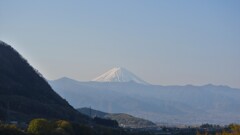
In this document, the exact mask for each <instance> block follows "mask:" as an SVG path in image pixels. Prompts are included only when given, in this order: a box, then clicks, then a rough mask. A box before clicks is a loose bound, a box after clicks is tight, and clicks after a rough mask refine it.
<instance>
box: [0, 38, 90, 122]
mask: <svg viewBox="0 0 240 135" xmlns="http://www.w3.org/2000/svg"><path fill="white" fill-rule="evenodd" d="M0 63H1V66H0V120H6V121H11V120H16V121H28V120H31V119H32V118H39V117H40V118H50V119H66V120H74V121H79V122H85V120H87V117H86V116H83V115H81V114H80V113H79V112H77V111H76V110H75V109H74V108H73V107H72V106H70V105H69V104H68V102H67V101H66V100H64V99H63V98H61V97H60V96H59V95H58V94H57V93H56V92H55V91H53V90H52V88H51V87H50V85H49V84H48V83H47V81H46V80H45V79H44V78H43V77H42V75H41V74H39V73H38V72H37V71H36V70H35V69H34V68H33V67H32V66H31V65H29V63H28V62H27V61H26V60H25V59H24V58H23V57H22V56H21V55H20V54H19V53H18V52H17V51H16V50H14V49H13V48H12V47H11V46H9V45H7V44H6V43H4V42H2V41H1V42H0Z"/></svg>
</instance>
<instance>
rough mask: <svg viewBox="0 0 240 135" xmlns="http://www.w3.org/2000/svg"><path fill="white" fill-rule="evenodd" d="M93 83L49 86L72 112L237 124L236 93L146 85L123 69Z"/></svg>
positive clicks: (239, 103)
mask: <svg viewBox="0 0 240 135" xmlns="http://www.w3.org/2000/svg"><path fill="white" fill-rule="evenodd" d="M93 80H94V81H90V82H79V81H76V80H73V79H69V78H66V77H65V78H61V79H58V80H54V81H49V83H50V85H51V86H52V88H53V89H54V90H55V91H56V92H57V93H59V94H60V95H61V96H63V97H64V98H65V99H66V100H68V101H69V102H70V103H71V104H72V105H73V106H74V107H75V108H81V107H89V106H91V107H92V108H94V109H97V110H101V111H104V112H109V113H128V114H131V115H133V116H137V117H140V118H145V119H148V120H151V121H153V122H160V123H169V124H202V123H213V124H229V123H233V122H240V121H239V119H240V115H239V114H240V89H235V88H230V87H228V86H215V85H211V84H208V85H204V86H192V85H186V86H160V85H150V84H148V83H146V82H145V81H143V80H142V79H140V78H139V77H137V76H136V75H134V74H133V73H131V72H129V71H127V70H126V69H123V68H113V69H112V70H110V71H108V72H106V73H104V74H103V75H101V76H99V77H97V78H96V79H93ZM146 84H147V85H146Z"/></svg>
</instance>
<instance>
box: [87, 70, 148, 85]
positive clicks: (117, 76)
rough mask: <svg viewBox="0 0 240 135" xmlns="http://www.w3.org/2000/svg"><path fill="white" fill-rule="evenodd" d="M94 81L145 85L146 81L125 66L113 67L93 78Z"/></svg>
mask: <svg viewBox="0 0 240 135" xmlns="http://www.w3.org/2000/svg"><path fill="white" fill-rule="evenodd" d="M92 81H96V82H131V81H133V82H136V83H140V84H145V85H147V84H148V83H147V82H145V81H143V80H142V79H140V78H139V77H137V76H136V75H134V74H133V73H131V72H130V71H128V70H127V69H125V68H121V67H117V68H113V69H111V70H109V71H107V72H106V73H104V74H102V75H100V76H99V77H97V78H95V79H93V80H92Z"/></svg>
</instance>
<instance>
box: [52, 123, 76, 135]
mask: <svg viewBox="0 0 240 135" xmlns="http://www.w3.org/2000/svg"><path fill="white" fill-rule="evenodd" d="M56 125H57V129H58V130H60V129H59V128H61V129H63V130H64V131H65V132H66V133H68V134H70V135H74V131H73V127H72V125H71V123H69V122H68V121H65V120H58V121H56Z"/></svg>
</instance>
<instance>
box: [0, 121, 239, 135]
mask: <svg viewBox="0 0 240 135" xmlns="http://www.w3.org/2000/svg"><path fill="white" fill-rule="evenodd" d="M157 134H168V135H240V125H238V124H230V125H229V126H228V127H225V128H221V127H219V126H212V125H202V126H201V127H199V128H187V129H176V128H175V129H174V128H163V129H162V130H161V131H160V130H159V131H155V132H153V131H151V130H149V131H148V130H142V129H122V128H119V127H116V126H115V127H114V126H102V125H96V124H94V125H91V124H88V125H86V124H79V123H74V122H69V121H66V120H47V119H42V118H39V119H33V120H32V121H30V122H29V124H26V125H25V126H24V125H21V124H6V123H5V124H4V123H0V135H157Z"/></svg>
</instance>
